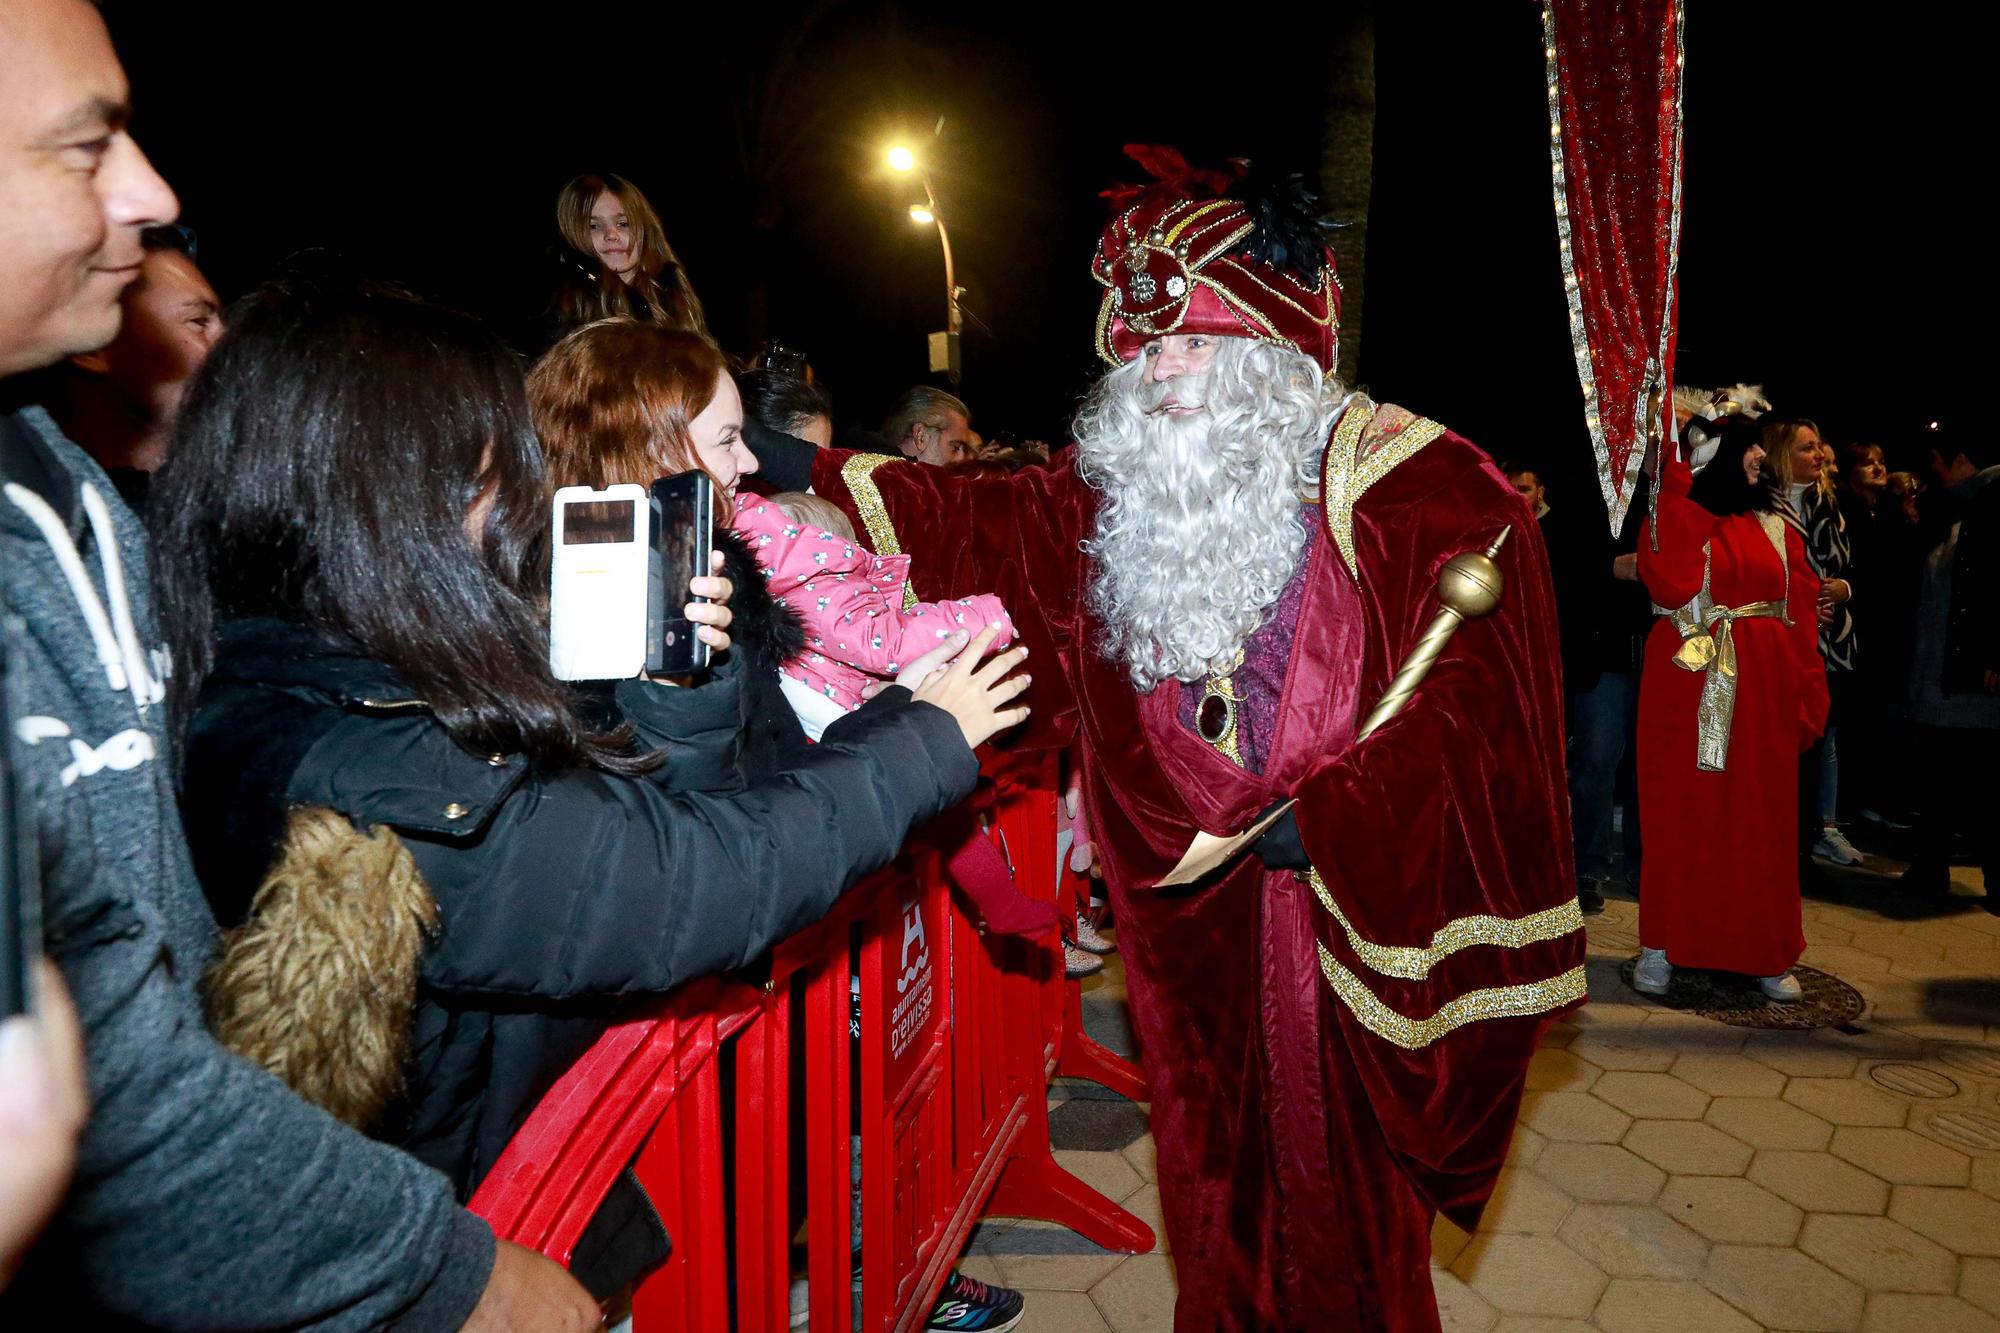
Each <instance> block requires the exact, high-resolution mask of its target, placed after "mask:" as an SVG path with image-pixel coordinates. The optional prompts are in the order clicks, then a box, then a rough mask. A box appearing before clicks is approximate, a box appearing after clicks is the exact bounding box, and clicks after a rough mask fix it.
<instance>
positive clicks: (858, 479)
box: [840, 454, 917, 610]
mask: <svg viewBox="0 0 2000 1333" xmlns="http://www.w3.org/2000/svg"><path fill="white" fill-rule="evenodd" d="M903 461H904V460H903V459H901V458H898V457H896V456H895V455H893V454H856V455H854V457H852V458H850V459H848V460H847V461H846V462H845V463H843V464H841V466H840V479H841V481H842V482H843V483H845V484H846V486H847V494H848V496H849V497H850V498H851V499H853V501H854V509H855V512H856V513H858V514H860V515H861V526H863V527H864V528H867V529H868V544H869V545H870V546H871V547H873V548H874V550H875V554H877V555H901V554H902V553H903V544H902V543H901V542H899V541H897V540H896V525H895V524H894V523H893V522H891V521H890V518H889V510H888V508H887V507H886V506H885V505H883V503H882V491H881V488H880V487H878V486H876V484H875V469H876V468H878V467H881V466H882V465H883V464H884V463H900V462H903ZM916 604H917V587H916V581H915V580H914V579H905V580H904V581H903V609H904V610H908V609H909V608H910V607H913V606H915V605H916Z"/></svg>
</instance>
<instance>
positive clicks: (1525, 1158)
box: [1507, 1125, 1549, 1166]
mask: <svg viewBox="0 0 2000 1333" xmlns="http://www.w3.org/2000/svg"><path fill="white" fill-rule="evenodd" d="M1548 1146H1549V1141H1548V1140H1547V1139H1546V1138H1544V1137H1543V1136H1542V1135H1540V1134H1537V1133H1536V1132H1535V1131H1534V1130H1532V1129H1529V1128H1528V1127H1527V1126H1526V1125H1516V1126H1514V1137H1513V1138H1512V1139H1511V1140H1509V1141H1508V1143H1507V1165H1509V1166H1533V1165H1534V1164H1535V1159H1536V1158H1537V1157H1540V1156H1541V1155H1542V1149H1544V1148H1546V1147H1548Z"/></svg>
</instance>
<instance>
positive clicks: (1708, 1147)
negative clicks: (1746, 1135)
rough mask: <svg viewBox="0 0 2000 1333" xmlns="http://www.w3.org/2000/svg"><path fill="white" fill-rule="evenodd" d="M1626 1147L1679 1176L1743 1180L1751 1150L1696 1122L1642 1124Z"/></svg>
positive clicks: (1626, 1142)
mask: <svg viewBox="0 0 2000 1333" xmlns="http://www.w3.org/2000/svg"><path fill="white" fill-rule="evenodd" d="M1624 1146H1625V1147H1627V1148H1629V1149H1631V1150H1632V1151H1633V1152H1635V1153H1637V1154H1639V1156H1641V1157H1643V1158H1645V1159H1646V1160H1647V1161H1649V1162H1651V1163H1652V1164H1653V1165H1654V1166H1657V1167H1659V1168H1660V1169H1661V1170H1663V1171H1666V1172H1669V1173H1671V1174H1673V1175H1677V1176H1740V1175H1742V1174H1743V1169H1744V1168H1745V1167H1747V1166H1749V1165H1750V1146H1749V1145H1748V1144H1746V1143H1743V1142H1741V1141H1739V1140H1737V1139H1732V1138H1730V1137H1729V1135H1727V1134H1725V1133H1723V1132H1722V1131H1721V1130H1719V1129H1717V1128H1716V1127H1715V1126H1713V1125H1705V1124H1702V1123H1701V1122H1700V1121H1696V1120H1641V1121H1640V1122H1639V1123H1638V1124H1636V1125H1634V1126H1632V1128H1631V1130H1630V1131H1629V1132H1628V1133H1627V1134H1626V1135H1625V1140H1624Z"/></svg>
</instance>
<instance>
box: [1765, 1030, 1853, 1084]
mask: <svg viewBox="0 0 2000 1333" xmlns="http://www.w3.org/2000/svg"><path fill="white" fill-rule="evenodd" d="M1743 1054H1745V1055H1747V1056H1749V1057H1750V1058H1751V1059H1752V1060H1755V1061H1756V1062H1757V1063H1758V1064H1760V1065H1769V1066H1770V1067H1771V1068H1773V1069H1775V1070H1777V1071H1778V1072H1779V1073H1780V1074H1786V1075H1789V1076H1791V1077H1792V1078H1846V1077H1847V1076H1848V1075H1850V1074H1852V1073H1853V1072H1854V1071H1855V1069H1856V1068H1857V1067H1858V1066H1859V1065H1860V1063H1861V1061H1860V1060H1859V1059H1857V1058H1856V1057H1854V1056H1852V1055H1849V1054H1848V1053H1847V1052H1846V1051H1841V1050H1835V1049H1834V1048H1833V1047H1830V1046H1828V1045H1826V1044H1825V1043H1824V1042H1817V1041H1814V1040H1813V1038H1812V1034H1811V1033H1809V1032H1759V1033H1757V1034H1755V1035H1754V1036H1752V1037H1751V1038H1750V1040H1749V1041H1748V1042H1746V1043H1744V1046H1743Z"/></svg>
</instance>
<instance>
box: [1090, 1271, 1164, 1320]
mask: <svg viewBox="0 0 2000 1333" xmlns="http://www.w3.org/2000/svg"><path fill="white" fill-rule="evenodd" d="M1179 1290H1180V1288H1179V1286H1178V1284H1177V1283H1176V1282H1175V1280H1174V1261H1173V1260H1172V1259H1169V1258H1168V1257H1167V1256H1166V1255H1164V1254H1135V1255H1133V1256H1132V1257H1131V1258H1129V1259H1127V1260H1126V1261H1125V1262H1124V1263H1122V1264H1120V1265H1118V1267H1116V1268H1114V1269H1112V1270H1111V1275H1110V1276H1109V1277H1106V1278H1105V1279H1104V1280H1103V1281H1101V1282H1099V1283H1098V1284H1097V1285H1096V1286H1094V1287H1092V1288H1091V1289H1090V1300H1091V1303H1092V1304H1093V1305H1095V1306H1096V1307H1097V1312H1098V1313H1099V1314H1100V1315H1102V1316H1104V1322H1105V1323H1107V1324H1109V1325H1110V1326H1111V1329H1112V1333H1157V1330H1159V1329H1163V1328H1172V1327H1173V1326H1174V1297H1175V1295H1176V1294H1177V1293H1178V1291H1179Z"/></svg>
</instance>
